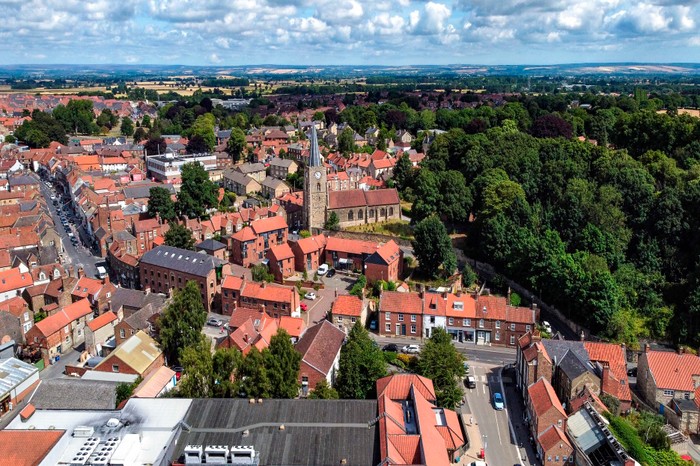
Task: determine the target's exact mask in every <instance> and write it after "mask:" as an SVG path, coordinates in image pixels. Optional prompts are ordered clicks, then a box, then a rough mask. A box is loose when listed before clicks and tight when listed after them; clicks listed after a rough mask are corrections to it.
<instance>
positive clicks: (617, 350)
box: [583, 341, 700, 401]
mask: <svg viewBox="0 0 700 466" xmlns="http://www.w3.org/2000/svg"><path fill="white" fill-rule="evenodd" d="M583 345H584V347H585V348H586V351H587V352H588V357H589V358H590V360H591V361H596V362H600V363H601V364H603V365H607V366H608V367H609V368H610V372H611V373H612V375H613V376H614V377H609V378H606V379H605V380H603V392H605V393H608V394H610V395H613V396H615V397H617V398H618V399H620V400H623V401H629V400H631V399H632V395H631V394H630V388H629V380H628V379H627V358H626V355H625V350H624V349H623V348H622V347H621V346H620V345H615V344H612V343H597V342H589V341H587V342H584V343H583ZM696 359H698V360H700V358H696ZM699 367H700V366H699ZM698 375H700V372H699V373H698Z"/></svg>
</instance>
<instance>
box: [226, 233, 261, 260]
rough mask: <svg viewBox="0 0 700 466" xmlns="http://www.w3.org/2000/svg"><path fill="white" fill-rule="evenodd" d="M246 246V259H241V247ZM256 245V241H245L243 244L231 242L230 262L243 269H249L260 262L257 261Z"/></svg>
mask: <svg viewBox="0 0 700 466" xmlns="http://www.w3.org/2000/svg"><path fill="white" fill-rule="evenodd" d="M244 244H245V245H247V247H248V249H247V253H246V257H243V245H244ZM258 252H259V250H258V243H257V241H246V242H245V243H243V242H240V241H236V240H235V239H234V240H231V262H233V263H234V264H237V265H242V266H243V267H249V266H250V265H252V264H256V263H257V262H259V261H260V259H258Z"/></svg>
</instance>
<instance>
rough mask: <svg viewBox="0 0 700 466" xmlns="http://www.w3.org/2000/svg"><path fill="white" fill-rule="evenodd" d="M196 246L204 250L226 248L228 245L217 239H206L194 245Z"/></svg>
mask: <svg viewBox="0 0 700 466" xmlns="http://www.w3.org/2000/svg"><path fill="white" fill-rule="evenodd" d="M194 247H195V248H197V249H201V250H203V251H218V250H220V249H225V248H226V245H225V244H224V243H222V242H220V241H217V240H215V239H211V238H210V239H205V240H204V241H202V242H201V243H197V244H195V245H194Z"/></svg>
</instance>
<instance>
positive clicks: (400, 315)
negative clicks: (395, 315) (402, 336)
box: [399, 314, 403, 322]
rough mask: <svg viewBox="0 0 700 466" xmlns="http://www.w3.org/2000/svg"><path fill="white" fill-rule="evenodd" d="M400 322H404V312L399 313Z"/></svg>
mask: <svg viewBox="0 0 700 466" xmlns="http://www.w3.org/2000/svg"><path fill="white" fill-rule="evenodd" d="M399 322H403V314H399Z"/></svg>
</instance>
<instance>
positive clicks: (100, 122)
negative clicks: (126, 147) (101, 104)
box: [95, 108, 119, 130]
mask: <svg viewBox="0 0 700 466" xmlns="http://www.w3.org/2000/svg"><path fill="white" fill-rule="evenodd" d="M118 121H119V117H118V116H117V115H115V114H114V113H112V111H111V110H110V109H108V108H104V109H102V112H100V115H99V116H98V117H97V119H96V120H95V123H96V124H97V126H99V127H100V128H102V127H105V128H107V130H110V129H112V128H113V127H114V125H116V124H117V122H118Z"/></svg>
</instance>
